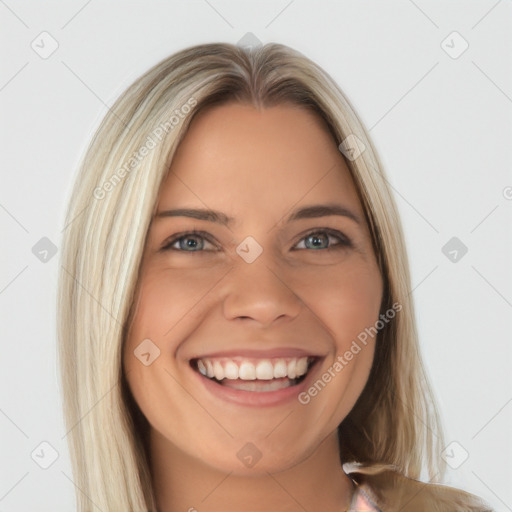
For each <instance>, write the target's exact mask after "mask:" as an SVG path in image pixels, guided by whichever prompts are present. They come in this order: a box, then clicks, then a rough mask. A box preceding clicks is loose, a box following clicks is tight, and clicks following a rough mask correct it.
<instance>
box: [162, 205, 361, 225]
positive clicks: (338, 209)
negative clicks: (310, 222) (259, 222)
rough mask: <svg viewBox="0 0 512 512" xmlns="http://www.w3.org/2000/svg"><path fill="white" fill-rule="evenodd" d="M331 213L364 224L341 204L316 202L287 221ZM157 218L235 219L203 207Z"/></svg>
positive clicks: (228, 221) (229, 221)
mask: <svg viewBox="0 0 512 512" xmlns="http://www.w3.org/2000/svg"><path fill="white" fill-rule="evenodd" d="M329 215H339V216H342V217H347V218H349V219H352V220H353V221H354V222H356V223H357V224H362V222H361V219H360V218H359V216H358V215H356V214H355V213H354V212H352V211H351V210H349V209H348V208H346V207H344V206H342V205H339V204H314V205H310V206H305V207H303V208H300V209H297V210H295V211H294V212H292V214H291V215H290V216H289V217H288V218H287V220H286V222H291V221H295V220H301V219H313V218H317V217H327V216H329ZM156 217H157V218H163V217H191V218H193V219H198V220H206V221H209V222H216V223H219V224H222V225H224V226H229V225H231V224H232V223H233V221H234V220H235V219H234V218H233V217H228V216H227V215H226V214H225V213H222V212H219V211H217V210H210V209H202V208H179V209H175V210H163V211H161V212H158V213H157V214H156Z"/></svg>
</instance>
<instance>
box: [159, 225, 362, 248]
mask: <svg viewBox="0 0 512 512" xmlns="http://www.w3.org/2000/svg"><path fill="white" fill-rule="evenodd" d="M333 238H334V239H336V240H337V243H335V244H334V245H330V246H327V247H326V246H325V244H326V243H327V244H328V245H329V242H330V239H333ZM304 240H305V241H306V243H305V244H304V247H301V248H299V249H296V248H294V249H293V250H294V251H295V250H303V249H313V250H335V249H340V248H344V247H345V248H346V247H352V243H351V242H350V240H349V239H348V238H347V237H346V236H345V235H344V234H343V233H341V232H340V231H337V230H335V229H317V230H316V231H310V232H309V233H308V234H307V235H305V236H303V237H302V238H301V240H300V242H299V244H300V243H302V242H303V241H304ZM205 241H206V242H207V243H209V244H211V245H214V246H215V244H214V243H213V242H212V241H211V240H210V237H209V235H208V234H207V233H205V232H203V231H189V232H187V233H180V234H178V235H175V236H173V237H172V238H171V239H170V240H168V241H166V242H164V246H163V247H162V249H161V250H162V251H167V250H170V251H178V252H212V251H211V250H206V251H204V250H203V249H204V246H205ZM176 244H178V247H173V246H175V245H176ZM299 244H297V245H299ZM308 244H309V245H308ZM297 245H296V246H295V247H297Z"/></svg>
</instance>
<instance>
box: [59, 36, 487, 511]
mask: <svg viewBox="0 0 512 512" xmlns="http://www.w3.org/2000/svg"><path fill="white" fill-rule="evenodd" d="M67 215H68V217H67V223H68V222H69V223H70V224H69V227H68V228H67V230H66V233H65V240H64V243H63V250H62V273H61V276H60V297H59V339H60V362H61V367H62V377H63V389H64V407H65V414H66V421H67V424H68V426H69V429H70V432H69V439H70V451H71V457H72V462H73V465H74V475H75V483H76V485H77V487H78V488H79V489H80V492H78V494H77V501H78V510H79V511H80V512H83V511H88V510H93V509H94V508H96V507H97V508H99V509H101V510H108V511H111V512H114V511H127V510H130V511H157V510H158V511H160V512H176V511H180V510H189V511H193V510H197V511H199V512H202V511H214V510H215V511H217V510H222V511H230V510H237V511H240V510H244V511H249V510H250V511H257V510H258V511H259V510H266V511H268V510H280V511H284V510H329V511H331V510H332V511H335V510H336V511H339V510H351V511H356V510H358V511H364V510H367V511H378V510H381V511H383V512H384V511H391V510H393V511H394V510H397V511H398V510H401V511H415V512H417V511H422V510H424V511H427V510H428V511H450V512H453V511H463V510H464V511H466V510H467V511H469V510H471V511H477V510H478V511H483V510H490V509H489V507H487V506H486V505H485V504H484V503H482V502H481V501H480V500H479V499H478V498H477V497H475V496H473V495H470V494H468V493H465V492H463V491H460V490H457V489H453V488H449V487H446V486H443V485H440V484H434V483H429V484H424V483H422V482H420V481H419V480H418V479H419V477H420V472H421V471H422V469H425V470H426V471H427V472H428V475H429V479H430V482H435V481H440V480H441V477H442V473H443V469H444V468H443V464H442V460H441V459H440V453H441V450H442V449H443V446H444V443H443V439H442V433H441V430H440V426H439V421H438V414H437V411H436V407H435V403H434V400H433V398H432V394H431V391H430V388H429V385H428V382H427V379H426V376H425V373H424V371H423V367H422V363H421V359H420V354H419V349H418V342H417V335H416V329H415V324H414V313H413V306H412V300H411V298H410V296H409V295H410V280H409V270H408V264H407V259H406V251H405V246H404V242H403V236H402V232H401V228H400V223H399V219H398V214H397V210H396V207H395V204H394V202H393V199H392V196H391V194H390V191H389V188H388V187H387V185H386V180H385V176H384V173H383V170H382V166H381V165H380V163H379V160H378V158H377V155H376V152H375V150H374V148H373V147H372V144H371V142H370V140H369V138H368V135H367V133H366V132H365V130H364V128H363V126H362V124H361V123H360V121H359V120H358V118H357V116H356V114H355V112H354V110H353V109H352V107H351V106H350V104H349V103H348V101H347V100H346V98H345V97H344V96H343V94H342V92H341V91H340V89H339V88H338V86H337V85H336V84H335V83H334V81H333V80H332V79H331V78H330V77H329V76H328V75H327V74H326V73H325V72H324V71H323V70H321V69H320V68H319V67H318V66H317V65H315V64H314V63H313V62H311V61H310V60H308V59H307V58H305V57H304V56H302V55H301V54H299V53H298V52H296V51H294V50H292V49H290V48H288V47H286V46H284V45H279V44H268V45H266V46H264V47H263V48H261V49H257V50H252V51H249V50H246V49H242V48H238V47H235V46H233V45H230V44H205V45H199V46H195V47H192V48H188V49H185V50H183V51H180V52H178V53H176V54H175V55H173V56H171V57H169V58H167V59H166V60H164V61H163V62H161V63H160V64H158V65H157V66H155V67H154V68H152V69H151V70H150V71H148V72H147V73H146V74H145V75H144V76H142V77H141V78H139V79H138V80H137V81H136V82H135V83H134V84H133V85H132V86H131V87H130V88H129V89H128V90H127V91H126V92H125V93H124V94H123V95H122V96H121V98H119V100H118V101H117V102H116V104H115V105H114V106H113V107H112V109H111V110H110V112H109V114H108V115H107V116H106V117H105V119H104V120H103V122H102V124H101V126H100V127H99V129H98V131H97V133H96V135H95V137H94V139H93V141H92V143H91V145H90V148H89V150H88V151H87V153H86V156H85V158H84V160H83V162H82V168H81V172H80V174H79V176H78V179H77V181H76V184H75V188H74V191H73V194H72V198H71V202H70V207H69V211H68V214H67Z"/></svg>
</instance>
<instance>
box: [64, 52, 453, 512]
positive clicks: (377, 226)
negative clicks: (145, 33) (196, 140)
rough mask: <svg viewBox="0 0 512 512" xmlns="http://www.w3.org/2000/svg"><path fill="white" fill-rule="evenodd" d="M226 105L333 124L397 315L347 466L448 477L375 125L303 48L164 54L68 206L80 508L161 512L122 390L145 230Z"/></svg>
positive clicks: (100, 133)
mask: <svg viewBox="0 0 512 512" xmlns="http://www.w3.org/2000/svg"><path fill="white" fill-rule="evenodd" d="M228 101H239V102H243V103H248V104H251V105H254V106H256V107H258V108H265V107H270V106H273V105H278V104H283V103H291V104H294V105H299V106H301V107H303V108H306V109H310V110H311V111H313V112H315V113H316V114H317V115H319V116H320V117H321V118H322V119H323V120H324V121H325V124H326V126H327V127H328V129H329V131H330V133H331V135H332V138H333V143H335V144H336V145H340V144H341V146H340V148H342V149H343V154H344V155H345V160H346V163H347V165H348V167H349V169H350V172H351V175H352V178H353V180H354V182H355V185H356V188H357V191H358V194H359V197H360V200H361V203H362V206H363V210H364V212H365V217H366V221H367V223H368V226H369V229H370V233H371V236H372V242H373V247H374V251H375V254H376V257H377V261H378V265H379V268H380V272H381V275H382V277H383V280H384V294H383V300H382V305H381V313H384V312H385V311H388V310H390V308H392V305H393V304H396V303H398V304H400V305H401V310H400V312H399V313H398V314H397V315H396V316H395V318H394V319H393V321H391V322H389V323H387V324H386V325H385V326H384V328H383V329H381V330H380V331H379V333H378V337H377V342H376V348H375V356H374V363H373V366H372V369H371V372H370V375H369V378H368V382H367V384H366V386H365V388H364V390H363V392H362V394H361V396H360V397H359V399H358V401H357V402H356V404H355V406H354V407H353V409H352V410H351V411H350V413H349V414H348V416H347V417H346V418H345V419H344V420H343V422H342V423H341V424H340V425H339V427H338V432H339V441H340V454H339V455H340V463H350V462H354V463H359V464H360V465H361V468H363V467H367V468H370V469H371V468H372V467H377V465H379V464H380V465H382V464H384V465H387V466H389V467H393V468H394V471H395V472H396V473H397V474H400V475H403V476H405V477H408V478H413V479H418V478H419V477H420V473H421V472H422V471H423V470H426V471H427V473H428V476H429V478H430V479H431V481H439V480H440V479H441V478H442V475H443V472H444V465H443V461H442V460H441V458H440V453H441V450H442V447H443V445H444V443H443V436H442V432H441V428H440V425H439V417H438V412H437V409H436V405H435V401H434V399H433V396H432V392H431V388H430V385H429V383H428V379H427V375H426V373H425V371H424V368H423V365H422V361H421V356H420V351H419V345H418V339H417V332H416V326H415V319H414V310H413V300H412V296H411V284H410V276H409V268H408V261H407V254H406V248H405V244H404V238H403V233H402V228H401V225H400V220H399V216H398V213H397V208H396V205H395V202H394V200H393V197H392V194H391V192H390V188H389V186H388V184H387V181H386V177H385V173H384V171H383V167H382V165H381V162H380V161H379V159H378V156H377V153H376V151H375V149H374V147H373V145H372V143H371V140H370V138H369V136H368V134H367V132H366V130H365V128H364V127H363V125H362V123H361V122H360V120H359V119H358V117H357V115H356V113H355V111H354V109H353V108H352V106H351V104H350V103H349V101H348V100H347V98H346V97H345V96H344V94H343V92H342V91H341V90H340V88H339V87H338V86H337V84H336V83H335V81H334V80H333V79H332V78H331V77H330V76H329V75H328V74H327V73H326V72H325V71H324V70H322V69H321V68H320V67H319V66H317V65H316V64H315V63H313V62H312V61H310V60H309V59H307V58H306V57H304V56H303V55H302V54H300V53H299V52H297V51H295V50H292V49H291V48H289V47H287V46H284V45H281V44H267V45H265V46H263V47H260V48H257V49H253V50H248V49H243V48H240V47H237V46H234V45H231V44H224V43H222V44H202V45H198V46H194V47H190V48H187V49H184V50H182V51H179V52H178V53H175V54H174V55H172V56H170V57H168V58H166V59H165V60H163V61H162V62H160V63H159V64H157V65H156V66H154V67H153V68H151V69H150V70H149V71H147V72H146V73H145V74H144V75H143V76H142V77H140V78H139V79H137V80H136V81H135V83H133V85H131V86H130V87H129V88H128V89H127V90H126V91H125V92H124V93H123V94H122V95H121V96H120V97H119V99H118V100H117V101H116V102H115V104H114V105H113V106H112V107H111V108H110V109H109V112H108V113H107V114H106V116H105V117H104V119H103V121H102V123H101V125H100V126H99V128H98V130H97V132H96V134H95V135H94V137H93V139H92V141H91V143H90V146H89V148H88V150H87V152H86V154H85V156H84V157H83V160H82V163H81V167H80V171H79V174H78V176H77V179H76V181H75V185H74V188H73V191H72V195H71V198H70V202H69V207H68V210H67V216H66V221H65V222H66V228H65V232H64V237H63V243H62V255H61V269H60V275H59V294H58V336H59V363H60V368H61V376H62V388H63V406H64V413H65V420H66V425H67V437H68V442H69V448H70V455H71V461H72V464H73V473H74V478H75V485H76V486H77V488H78V489H79V491H77V505H78V507H77V510H78V512H85V511H88V510H92V509H93V508H95V506H97V507H99V508H100V509H101V510H108V511H109V512H117V511H121V510H122V511H127V510H130V511H133V512H143V511H144V512H146V511H149V510H151V511H154V510H156V507H155V499H154V495H153V491H152V483H151V473H150V469H149V461H148V447H147V429H148V423H147V420H146V419H145V418H144V417H143V415H142V413H141V412H140V410H139V409H138V407H137V405H136V403H135V401H134V399H133V397H132V396H131V393H130V392H129V390H128V387H127V384H126V379H125V374H124V371H123V366H122V349H123V342H124V339H125V335H126V328H127V326H128V324H129V322H130V317H131V314H132V312H133V301H134V297H135V296H136V290H137V283H138V274H139V267H140V263H141V257H142V253H143V249H144V246H145V241H146V236H147V232H148V228H149V225H150V221H151V218H152V216H153V214H154V212H155V209H156V203H157V198H158V193H159V189H160V186H161V184H162V182H163V180H164V179H165V177H166V175H167V173H168V171H169V167H170V163H171V161H172V158H173V155H174V153H175V151H176V148H177V147H178V145H179V143H180V141H181V140H182V139H183V137H184V135H185V134H186V131H187V127H188V126H189V124H190V122H191V120H192V119H193V118H194V116H195V115H196V114H197V113H198V112H199V111H201V110H202V109H204V108H206V107H208V106H211V105H219V104H222V103H226V102H228ZM354 150H355V151H356V153H354ZM359 153H360V154H359ZM356 155H357V156H356ZM460 492H461V493H462V491H460ZM461 495H462V494H461ZM93 504H94V505H93ZM453 510H455V508H454V509H453ZM457 510H459V509H457ZM461 510H462V509H461Z"/></svg>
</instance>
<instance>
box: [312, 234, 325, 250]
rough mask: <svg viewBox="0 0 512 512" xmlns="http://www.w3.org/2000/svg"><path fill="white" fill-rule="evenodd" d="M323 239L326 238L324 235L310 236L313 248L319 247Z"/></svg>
mask: <svg viewBox="0 0 512 512" xmlns="http://www.w3.org/2000/svg"><path fill="white" fill-rule="evenodd" d="M322 238H325V236H324V235H320V236H318V235H311V236H309V240H312V243H313V246H314V247H315V248H317V247H318V246H319V245H321V244H322Z"/></svg>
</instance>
